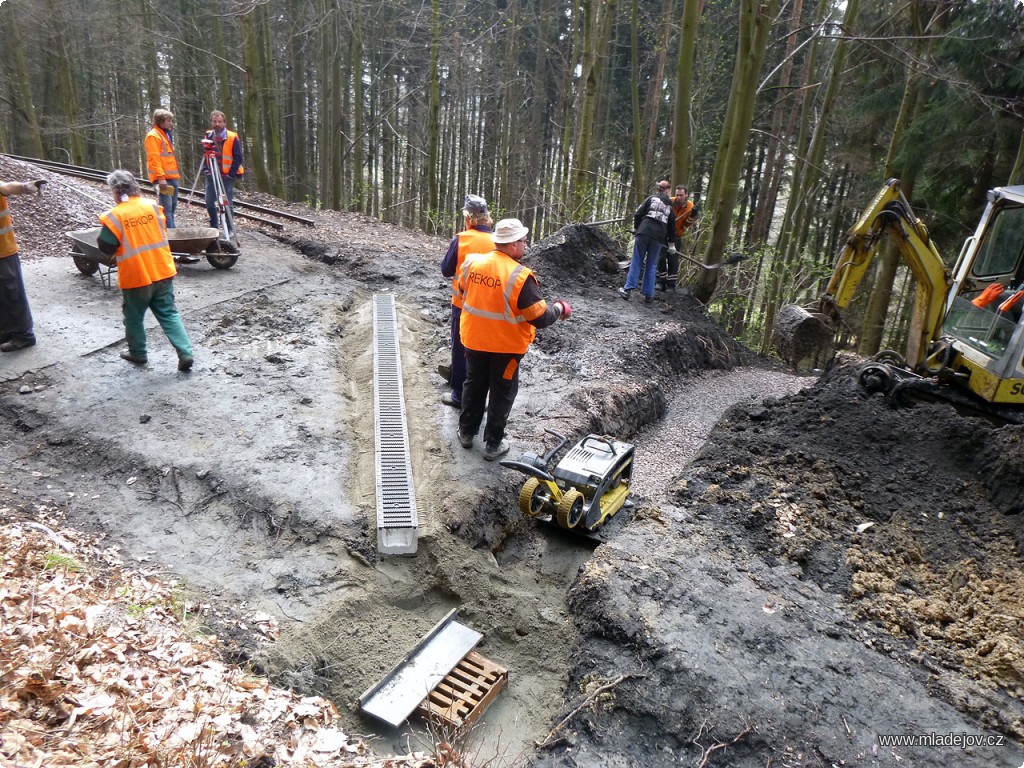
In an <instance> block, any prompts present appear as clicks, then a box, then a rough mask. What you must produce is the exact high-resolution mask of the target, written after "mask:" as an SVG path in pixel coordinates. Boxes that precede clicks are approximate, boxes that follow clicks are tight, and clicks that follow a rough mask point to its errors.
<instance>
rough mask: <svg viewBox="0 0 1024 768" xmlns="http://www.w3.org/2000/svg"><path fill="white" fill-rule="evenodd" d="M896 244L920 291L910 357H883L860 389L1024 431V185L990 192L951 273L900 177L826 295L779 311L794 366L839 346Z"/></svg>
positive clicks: (864, 219) (780, 335) (846, 254)
mask: <svg viewBox="0 0 1024 768" xmlns="http://www.w3.org/2000/svg"><path fill="white" fill-rule="evenodd" d="M887 237H888V238H892V240H893V242H894V243H895V245H896V247H897V248H898V249H899V252H900V254H901V256H902V258H903V261H904V263H905V264H906V265H907V268H908V269H909V270H910V272H911V274H912V275H913V278H914V281H915V285H916V291H915V304H914V313H913V317H912V320H911V324H910V330H909V334H908V339H907V349H906V354H905V356H901V355H899V354H896V353H894V352H891V351H884V352H880V353H879V354H878V355H876V356H875V357H874V358H872V360H871V361H870V362H869V363H868V364H866V365H865V366H863V368H862V369H861V371H860V374H859V381H860V383H861V384H862V385H863V386H864V387H866V388H867V389H868V390H870V391H876V392H882V393H884V394H886V395H888V396H890V397H893V398H894V399H895V400H896V401H897V403H901V402H905V401H907V400H909V399H915V398H916V399H932V400H935V399H941V400H948V401H951V402H953V403H955V404H957V405H960V406H965V407H968V408H971V409H972V410H974V411H976V412H980V413H983V414H986V415H990V416H994V417H996V418H998V419H1000V420H1002V421H1008V422H1012V423H1017V424H1021V423H1024V323H1021V322H1020V318H1021V310H1022V309H1024V186H1015V187H997V188H996V189H993V190H991V191H990V192H989V193H988V202H987V205H986V206H985V211H984V213H983V214H982V216H981V221H980V222H979V223H978V227H977V230H976V231H975V233H974V235H972V236H971V237H969V238H968V239H967V241H966V242H965V243H964V245H963V248H961V249H960V255H959V256H958V258H957V260H956V263H955V264H954V265H953V266H952V267H947V266H946V264H945V263H944V262H943V260H942V258H941V257H940V256H939V252H938V251H937V250H936V248H935V245H934V244H933V243H932V241H931V239H930V238H929V236H928V229H927V228H926V227H925V225H924V224H922V223H921V221H920V219H918V218H917V217H916V216H915V215H914V211H913V209H912V208H911V207H910V203H909V202H908V201H907V199H906V197H905V196H904V195H903V192H902V191H901V189H900V182H899V180H897V179H891V180H889V181H888V182H886V183H885V184H884V185H883V187H882V189H881V190H879V192H878V194H877V195H875V197H874V199H873V200H872V201H871V203H870V204H869V205H868V206H867V208H866V209H865V210H864V212H863V213H862V214H861V216H860V218H859V219H858V220H857V222H856V224H854V226H853V227H852V228H851V229H850V232H849V236H848V238H847V241H846V245H845V246H844V248H843V251H842V253H841V254H840V256H839V259H838V261H837V263H836V266H835V270H834V271H833V273H832V277H831V279H830V280H829V282H828V285H827V287H826V288H825V292H824V293H823V294H822V296H821V297H820V298H819V299H818V300H817V301H816V302H815V303H814V304H813V305H811V306H803V307H801V306H797V305H789V306H786V307H783V308H782V309H781V310H780V311H779V315H778V318H777V320H776V324H775V329H774V332H773V338H774V341H775V346H776V348H777V349H778V350H779V352H780V354H782V356H783V357H784V358H787V359H789V360H790V362H794V361H795V358H796V357H806V356H809V355H810V354H811V353H814V352H816V351H819V350H820V349H821V348H823V347H825V346H827V345H828V344H829V343H831V341H832V337H833V334H834V333H835V331H836V329H837V328H838V327H839V326H840V325H841V322H842V310H843V309H845V308H846V307H847V306H849V304H850V301H851V300H852V299H853V296H854V294H855V293H856V290H857V286H858V285H859V284H860V282H861V280H862V279H863V278H864V275H865V273H866V272H867V270H868V267H870V265H871V262H872V260H873V259H874V257H875V254H876V253H877V252H878V249H879V246H880V244H881V243H882V241H883V239H885V238H887Z"/></svg>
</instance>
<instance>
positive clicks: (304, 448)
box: [0, 158, 1024, 767]
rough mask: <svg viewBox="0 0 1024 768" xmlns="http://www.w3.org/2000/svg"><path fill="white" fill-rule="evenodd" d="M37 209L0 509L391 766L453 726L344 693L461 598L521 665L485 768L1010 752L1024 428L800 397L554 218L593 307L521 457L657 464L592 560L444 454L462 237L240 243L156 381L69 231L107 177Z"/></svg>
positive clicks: (504, 491)
mask: <svg viewBox="0 0 1024 768" xmlns="http://www.w3.org/2000/svg"><path fill="white" fill-rule="evenodd" d="M0 171H3V173H2V174H0V176H2V177H3V178H22V177H30V176H35V175H37V174H36V173H34V172H30V171H27V170H25V169H23V168H21V167H19V166H17V165H15V164H14V163H13V162H12V161H9V160H6V159H4V158H0ZM48 192H49V194H48V198H47V200H45V201H36V200H33V199H29V198H12V201H11V202H12V209H13V212H14V216H15V226H16V228H17V230H18V232H19V234H20V233H22V231H24V236H23V237H22V243H23V245H22V248H23V252H24V257H25V263H24V269H25V273H26V283H27V285H28V290H29V294H30V298H31V301H32V307H33V311H34V314H35V318H36V326H37V328H36V330H37V335H38V338H39V344H38V346H36V347H34V348H32V349H30V350H26V351H23V352H19V353H15V354H7V355H3V356H2V357H0V413H2V414H3V420H2V424H0V430H2V433H3V434H2V439H3V445H4V448H3V454H2V465H0V466H2V471H3V474H2V476H0V508H4V507H7V508H10V509H12V510H14V512H15V513H16V512H17V510H18V508H19V506H22V507H23V506H27V505H28V503H29V502H39V503H47V504H50V505H55V506H60V507H62V508H64V509H66V510H67V513H68V517H69V520H70V521H71V522H72V523H73V524H75V525H78V526H80V527H83V528H91V529H99V530H103V531H106V532H107V533H108V536H109V538H110V540H111V541H112V542H113V543H116V544H118V545H120V546H121V547H123V548H124V550H125V551H126V553H127V554H129V555H130V556H131V557H133V558H136V559H138V560H142V561H145V562H146V563H147V564H148V565H154V564H156V565H160V566H162V567H163V568H164V569H165V570H166V572H167V573H168V574H169V575H174V576H177V577H178V578H180V579H181V580H182V581H183V582H184V583H185V584H186V585H187V586H188V588H189V589H191V590H193V591H194V592H196V593H197V594H200V595H202V596H203V597H204V599H206V600H208V601H209V602H211V603H213V604H216V605H217V606H219V608H220V610H221V612H222V613H223V614H224V615H225V616H226V617H228V618H226V619H225V620H223V621H220V620H215V619H214V618H213V617H211V624H212V625H214V628H215V629H216V630H217V631H218V632H220V633H221V634H222V635H225V636H230V637H233V638H234V640H235V641H236V642H235V646H234V647H235V656H236V658H237V659H239V660H242V661H245V662H247V663H250V664H253V665H254V666H255V667H256V668H257V669H258V670H260V671H263V672H265V673H267V674H269V675H271V676H272V677H273V679H274V680H276V681H277V682H279V683H281V684H283V685H289V686H292V687H295V688H297V689H298V690H301V691H306V692H316V693H321V694H325V695H327V696H329V697H331V698H332V699H333V700H334V701H335V702H336V703H337V705H338V707H339V709H340V710H341V711H342V712H343V713H345V715H346V718H347V724H348V727H349V730H350V732H355V733H363V734H367V735H368V736H371V737H374V738H377V739H379V741H378V742H377V748H378V749H379V750H380V751H382V752H386V751H389V750H390V749H396V750H404V746H405V745H406V744H407V743H411V744H412V745H413V746H414V747H415V746H417V744H422V743H423V742H424V741H429V740H430V739H431V738H432V734H429V733H424V732H423V730H422V729H421V728H419V727H411V728H404V729H401V730H399V731H394V732H392V731H389V730H387V729H383V728H381V727H380V726H379V724H378V723H375V722H373V721H371V720H367V719H364V718H363V717H361V716H360V715H359V714H358V713H357V712H356V711H355V708H354V706H353V703H354V700H355V699H356V697H357V696H358V695H359V694H360V693H361V692H362V691H363V690H365V689H366V688H367V687H369V686H370V685H371V684H372V683H374V682H376V681H377V680H378V679H379V678H380V677H381V676H382V675H383V674H384V673H386V671H387V670H388V669H390V668H391V666H392V665H393V664H394V663H396V662H397V661H398V660H399V659H400V658H401V657H402V656H403V655H404V654H405V653H406V652H407V651H408V650H409V649H410V648H411V647H412V646H413V645H414V644H415V642H416V641H417V639H418V638H419V637H420V636H421V635H422V634H423V632H425V631H426V630H427V629H429V628H430V627H431V626H432V625H433V624H434V623H435V622H436V621H437V620H438V619H440V618H441V617H442V616H443V615H444V614H445V613H446V612H447V611H448V610H449V609H451V608H458V609H459V610H460V614H459V616H460V620H461V621H462V622H464V623H466V624H468V625H470V626H472V627H473V628H475V629H477V630H478V631H480V632H482V633H483V634H484V640H483V642H482V644H481V647H480V651H481V652H482V653H483V654H484V655H485V656H487V657H488V658H491V659H492V660H494V661H496V662H497V663H499V664H502V665H504V666H507V667H508V668H509V670H510V684H509V687H508V689H507V690H506V691H505V693H503V694H502V695H501V697H499V700H498V702H497V703H496V704H495V705H494V706H493V707H492V708H491V709H490V710H489V712H488V714H487V717H486V722H485V724H483V725H482V726H480V727H479V728H478V729H477V730H476V731H475V732H474V733H473V734H472V735H471V739H472V741H473V742H474V744H475V745H476V746H475V749H476V750H478V754H477V756H476V758H475V762H476V763H477V764H483V763H487V762H489V764H491V765H512V764H525V763H531V764H535V765H551V766H555V765H558V766H572V765H580V766H584V765H586V766H590V765H615V766H619V765H621V766H633V765H635V766H653V765H695V766H700V765H704V766H715V765H720V766H726V765H729V766H751V767H752V766H766V765H771V766H832V765H837V766H838V765H846V766H889V765H914V766H939V765H942V766H948V765H963V766H975V765H976V766H982V765H984V766H991V765H997V766H1003V765H1005V766H1019V765H1020V764H1021V763H1022V762H1024V717H1022V715H1024V706H1022V704H1021V697H1022V696H1024V659H1022V646H1021V639H1020V638H1021V635H1022V632H1021V630H1022V624H1024V608H1022V596H1024V595H1022V591H1024V590H1022V580H1021V569H1020V558H1021V544H1022V535H1021V525H1022V523H1021V519H1020V518H1021V515H1020V511H1021V509H1022V507H1024V498H1022V496H1024V489H1022V486H1021V483H1020V481H1019V478H1018V473H1017V471H1016V470H1017V468H1018V467H1019V466H1021V459H1022V458H1024V456H1022V453H1024V446H1022V436H1024V428H1022V427H1012V426H1011V427H1006V426H1004V427H1001V428H996V427H994V426H992V425H990V424H988V423H987V422H985V421H982V420H979V419H976V418H971V417H965V416H961V415H958V414H957V413H955V412H954V411H952V410H951V409H950V408H948V407H946V406H941V405H921V406H918V407H916V408H914V409H911V410H902V411H896V410H893V409H891V408H890V407H889V406H888V405H887V404H886V403H885V402H884V401H882V400H880V399H878V398H876V397H868V396H865V395H864V394H863V393H862V392H861V391H859V390H858V388H857V387H856V386H855V383H854V377H853V372H854V371H855V362H856V361H847V360H843V361H840V363H839V364H838V365H836V366H835V367H834V368H833V369H831V370H830V371H829V373H828V374H827V375H825V376H824V377H822V379H821V380H820V381H819V380H815V379H812V378H806V377H804V378H799V377H795V376H792V375H791V374H789V373H787V372H785V371H783V370H781V369H780V368H779V367H778V366H775V365H773V364H772V363H770V362H769V361H765V360H762V359H759V358H757V357H756V356H754V355H753V354H751V353H750V352H749V351H747V350H746V349H744V348H743V347H742V346H741V345H739V344H738V343H736V342H735V341H733V340H732V339H730V338H729V337H728V336H727V335H726V334H725V333H724V332H722V331H721V330H720V329H719V328H718V327H717V326H715V324H714V323H712V322H711V321H710V320H709V319H708V318H707V316H706V315H705V313H704V311H703V309H702V308H701V307H700V305H699V304H697V303H696V302H695V301H693V300H692V298H690V297H688V296H687V295H686V294H685V293H684V292H680V293H679V294H677V295H674V296H670V297H668V298H667V299H663V298H660V297H659V301H658V302H656V303H655V304H653V305H650V306H645V305H643V304H640V303H638V302H631V303H626V302H623V301H622V300H621V299H619V298H618V297H617V296H616V294H615V291H614V289H615V288H616V287H617V286H618V285H619V284H620V283H621V276H620V275H617V274H616V273H615V270H616V262H617V260H618V259H621V258H623V254H622V252H621V250H620V249H619V247H618V246H616V245H615V244H614V243H611V242H610V241H608V240H607V239H606V238H603V237H602V236H601V235H600V234H599V233H597V232H594V231H591V230H577V229H570V230H566V231H563V232H562V233H560V235H558V236H555V237H553V238H550V239H549V240H547V241H545V242H544V243H541V244H537V245H535V246H534V248H533V249H531V251H530V253H529V255H528V257H527V263H529V264H530V266H531V267H533V268H534V269H535V270H536V271H537V273H538V274H539V275H540V277H541V285H542V288H543V289H544V291H545V293H546V295H547V296H548V297H549V298H554V297H564V298H566V299H568V300H569V301H571V302H572V304H573V307H574V309H575V313H574V316H573V318H572V319H571V320H570V321H568V322H565V323H558V324H556V326H554V327H553V328H551V329H547V330H545V331H543V332H541V333H540V334H539V335H538V341H537V343H536V344H535V346H534V348H533V349H532V350H531V351H530V353H529V355H528V356H527V358H526V361H525V362H524V368H523V383H522V388H521V391H520V395H519V399H518V401H517V404H516V408H515V409H514V411H513V415H512V419H511V422H510V438H511V440H512V443H513V453H517V452H520V451H523V450H537V449H539V448H540V447H541V446H543V445H549V444H550V438H549V437H548V436H546V435H545V433H544V429H554V430H556V431H558V432H561V433H563V434H566V435H567V436H569V437H571V438H579V437H581V436H583V435H585V434H587V433H588V432H597V433H601V434H612V435H615V436H616V437H618V438H619V439H620V440H629V441H633V442H635V443H636V445H637V459H636V462H637V469H636V476H635V483H634V487H635V506H634V508H633V509H632V510H629V511H628V513H627V514H625V515H624V516H622V517H620V518H617V519H615V520H613V521H612V522H611V523H610V524H609V526H608V527H607V529H606V530H605V531H604V532H603V534H602V537H601V539H602V540H601V541H587V540H582V539H580V538H579V537H574V536H568V535H564V534H558V533H557V532H553V531H552V530H551V529H550V528H549V527H547V526H545V525H542V524H538V523H535V522H532V521H528V520H524V519H523V518H522V516H521V515H520V513H519V512H518V509H517V504H516V501H517V496H518V489H519V486H520V485H521V481H522V476H521V475H518V474H517V473H515V472H513V471H511V470H506V469H502V468H499V467H496V466H493V465H490V464H488V463H486V462H484V461H483V460H482V458H481V456H480V453H479V447H477V448H475V449H474V450H472V451H464V450H462V449H461V448H460V447H459V446H458V443H457V441H456V440H455V434H454V428H455V416H456V415H455V412H454V411H452V410H451V409H448V408H446V407H445V406H443V405H441V404H440V395H441V393H442V392H443V382H442V380H441V379H440V378H439V377H438V375H437V374H436V372H435V371H436V366H437V365H438V364H439V363H442V362H444V361H445V360H446V357H447V340H446V336H447V327H448V326H447V319H448V314H447V312H448V299H447V285H446V281H445V280H444V279H443V278H441V276H440V275H439V273H438V263H439V260H440V257H441V255H442V254H443V252H444V249H445V247H446V244H447V243H446V241H445V240H441V239H438V238H431V237H427V236H424V235H422V234H420V233H415V232H410V231H406V230H402V229H398V228H396V227H391V226H388V225H384V224H381V223H380V222H377V221H374V220H372V219H369V218H366V217H361V216H355V215H347V214H338V213H326V212H310V211H305V210H304V211H303V212H304V213H305V214H307V215H309V216H311V217H313V218H314V219H315V220H316V222H317V224H316V226H315V227H312V228H306V227H302V226H301V225H295V224H289V225H288V226H287V227H286V229H285V230H284V231H283V232H277V231H273V230H270V229H264V230H261V229H259V228H257V227H255V226H253V225H245V224H243V230H242V235H241V241H242V256H241V258H240V259H239V262H238V264H237V265H236V266H235V267H234V268H233V269H231V270H228V271H218V270H214V269H212V268H211V267H210V266H209V265H207V264H205V263H200V264H197V265H190V266H185V267H182V269H181V274H180V276H179V277H178V278H177V279H176V281H175V286H176V294H177V297H178V303H179V307H180V308H181V310H182V312H183V315H184V318H185V324H186V327H187V329H188V330H189V332H190V334H191V336H192V339H193V342H194V344H195V346H196V349H197V352H196V366H195V370H194V371H193V372H192V373H191V374H182V373H178V372H177V371H176V370H175V366H174V356H173V351H172V350H171V349H170V347H169V345H168V344H167V342H166V340H165V339H164V338H163V336H162V334H161V333H160V331H159V329H158V328H154V329H153V330H152V331H151V335H150V342H151V351H150V362H149V364H148V365H147V366H146V367H144V368H140V369H137V368H135V367H133V366H130V365H128V364H127V363H124V362H123V361H121V360H120V359H119V357H118V351H119V350H120V348H121V346H122V344H123V333H122V332H121V328H120V317H119V311H120V307H119V298H118V295H117V291H116V289H114V290H108V289H106V288H104V287H103V285H102V284H101V281H100V280H99V278H98V277H97V276H92V277H87V276H85V275H82V274H80V273H78V272H77V270H76V269H75V268H74V265H73V264H72V262H71V260H70V258H69V257H68V256H67V243H66V241H64V240H63V238H62V237H61V236H60V233H61V232H63V231H64V230H67V229H75V228H79V227H82V226H90V225H91V224H92V220H91V218H90V217H91V216H92V215H94V214H95V213H96V212H98V211H99V210H102V209H103V207H104V205H103V204H101V202H100V201H101V200H102V198H103V192H102V190H98V189H96V188H94V187H93V188H90V187H80V188H77V187H76V184H75V183H74V182H69V181H66V180H61V179H59V178H57V177H54V183H53V184H52V185H51V187H50V189H49V190H48ZM83 193H85V194H88V195H91V196H93V197H95V198H97V200H91V199H89V198H87V197H85V196H84V195H83ZM240 196H241V197H243V199H244V198H245V195H244V193H242V194H241V195H240ZM249 198H250V199H258V198H257V196H255V195H250V196H249ZM259 201H260V202H267V201H266V200H265V199H262V198H259ZM276 204H277V205H279V206H283V204H280V203H276ZM296 210H298V209H296ZM179 219H181V220H182V221H183V222H184V223H195V224H202V219H201V217H200V214H199V213H195V212H186V213H184V214H182V213H180V212H179ZM566 238H568V242H565V239H566ZM375 292H390V293H394V294H395V297H396V302H397V304H398V307H399V315H400V322H401V345H402V365H403V383H404V388H405V395H406V405H407V409H408V414H409V430H410V442H411V445H412V453H413V455H412V464H413V473H414V482H415V492H416V498H417V506H418V510H419V514H420V526H421V528H420V542H419V551H418V553H417V555H416V556H414V557H388V558H384V557H380V556H378V555H377V553H376V543H375V508H374V505H375V491H374V468H373V414H372V399H373V398H372V380H371V368H372V353H371V344H370V342H371V338H372V329H371V325H370V321H371V309H370V306H371V303H370V299H371V297H372V295H373V294H374V293H375ZM723 414H724V415H723ZM546 441H547V442H546ZM260 611H266V612H269V613H271V614H273V615H274V616H276V617H277V618H278V620H279V621H280V624H281V635H280V638H279V640H278V641H277V642H276V643H275V644H274V645H273V646H270V647H269V648H268V647H266V646H264V645H258V644H256V643H255V642H254V641H253V635H252V633H251V632H249V631H246V630H245V629H242V627H241V626H239V625H240V624H241V625H246V617H247V616H251V615H253V614H255V613H257V612H260ZM231 617H234V619H232V618H231ZM246 626H247V625H246ZM563 720H564V721H565V722H564V725H560V724H561V723H562V722H563ZM886 734H897V735H904V736H918V737H924V738H925V739H931V740H932V746H917V747H910V746H898V747H893V746H883V745H882V743H881V741H880V738H879V736H880V735H886ZM954 736H955V740H957V741H959V742H961V743H962V742H964V741H968V740H969V741H970V742H972V744H971V745H970V746H968V747H967V748H961V747H959V746H956V745H946V743H948V742H953V741H954ZM539 741H544V742H545V746H543V747H541V748H537V747H536V746H535V744H536V742H539ZM982 741H984V742H985V743H984V744H983V745H980V746H979V745H977V743H978V742H982Z"/></svg>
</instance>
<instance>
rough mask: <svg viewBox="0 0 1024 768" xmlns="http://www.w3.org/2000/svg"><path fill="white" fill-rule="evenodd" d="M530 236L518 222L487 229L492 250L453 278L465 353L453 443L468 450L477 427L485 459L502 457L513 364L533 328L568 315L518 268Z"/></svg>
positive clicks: (513, 389)
mask: <svg viewBox="0 0 1024 768" xmlns="http://www.w3.org/2000/svg"><path fill="white" fill-rule="evenodd" d="M529 232H530V230H529V229H527V228H526V227H524V226H523V224H522V222H521V221H519V219H502V220H501V221H499V222H498V223H497V225H496V226H495V227H494V233H493V237H494V250H493V251H491V252H490V253H486V254H480V255H472V256H469V257H468V258H467V259H466V263H465V264H464V265H463V267H462V272H461V273H460V274H459V282H458V293H459V296H460V297H461V299H462V317H461V321H460V327H459V332H460V334H461V336H462V343H463V344H464V345H465V347H466V382H465V384H464V385H463V387H462V410H461V412H460V413H459V443H460V444H461V445H462V447H463V448H472V447H473V440H474V439H475V437H476V433H477V432H478V431H479V429H480V424H481V422H483V420H484V411H485V409H486V413H487V424H486V425H485V426H484V459H486V460H487V461H494V460H495V459H496V458H498V457H499V456H503V455H504V454H506V453H508V450H509V444H508V441H507V440H505V425H506V424H507V423H508V416H509V413H510V412H511V411H512V404H513V403H514V402H515V399H516V395H517V394H518V392H519V361H520V360H522V357H523V355H525V354H526V350H527V349H529V347H530V344H531V343H532V342H533V339H534V336H535V335H536V330H535V329H537V328H546V327H547V326H549V325H552V324H553V323H554V322H555V321H556V320H558V319H559V318H561V319H563V320H567V319H568V318H569V317H570V316H571V315H572V307H571V306H570V305H569V302H567V301H563V300H561V299H559V300H557V301H555V302H553V303H552V304H551V306H548V304H547V303H546V302H545V301H544V298H543V296H541V293H540V285H539V284H538V282H537V278H536V277H535V276H534V274H533V271H532V270H530V269H529V268H528V267H525V266H523V265H522V264H520V263H519V262H520V260H521V259H522V258H523V254H525V253H526V246H527V240H526V236H527V235H528V234H529Z"/></svg>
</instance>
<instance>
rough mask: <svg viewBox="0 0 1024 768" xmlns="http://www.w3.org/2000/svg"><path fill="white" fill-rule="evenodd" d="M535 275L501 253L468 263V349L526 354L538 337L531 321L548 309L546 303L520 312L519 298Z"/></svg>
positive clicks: (464, 281)
mask: <svg viewBox="0 0 1024 768" xmlns="http://www.w3.org/2000/svg"><path fill="white" fill-rule="evenodd" d="M532 275H533V272H531V271H530V269H529V268H528V267H524V266H523V265H522V264H520V263H519V262H518V261H516V260H515V259H513V258H512V257H511V256H509V255H507V254H505V253H502V252H501V251H491V252H490V253H486V254H481V255H479V256H473V258H470V259H467V260H466V264H465V265H464V266H463V268H462V273H461V274H460V275H459V292H460V293H461V294H462V297H463V306H462V317H461V318H460V320H459V336H460V337H461V338H462V343H463V345H464V346H465V347H466V349H472V350H474V351H477V352H502V353H505V354H509V355H523V354H526V350H527V349H529V347H530V343H531V342H532V341H533V338H534V336H535V335H536V329H535V328H534V327H533V326H532V325H531V324H530V321H531V320H536V319H537V318H538V317H540V316H541V315H543V314H544V312H546V311H547V308H548V307H547V303H546V302H545V301H544V300H543V299H541V300H540V301H538V302H536V303H535V304H532V305H530V306H529V307H527V308H526V309H519V308H518V304H519V294H520V293H521V292H522V290H523V285H525V284H526V280H527V279H528V278H529V277H531V276H532Z"/></svg>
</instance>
